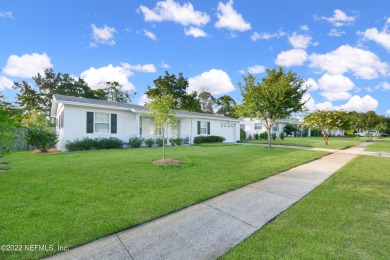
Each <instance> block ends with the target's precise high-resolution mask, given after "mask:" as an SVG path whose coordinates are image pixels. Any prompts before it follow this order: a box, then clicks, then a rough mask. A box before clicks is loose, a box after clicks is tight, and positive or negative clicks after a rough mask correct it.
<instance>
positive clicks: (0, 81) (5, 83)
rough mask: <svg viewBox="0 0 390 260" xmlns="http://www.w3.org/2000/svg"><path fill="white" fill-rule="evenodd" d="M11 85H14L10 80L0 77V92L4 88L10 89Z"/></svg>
mask: <svg viewBox="0 0 390 260" xmlns="http://www.w3.org/2000/svg"><path fill="white" fill-rule="evenodd" d="M13 85H14V83H13V82H12V81H11V80H10V79H8V78H6V77H4V76H0V90H4V89H6V88H9V89H10V88H12V86H13Z"/></svg>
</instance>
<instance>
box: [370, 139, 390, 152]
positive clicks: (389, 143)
mask: <svg viewBox="0 0 390 260" xmlns="http://www.w3.org/2000/svg"><path fill="white" fill-rule="evenodd" d="M366 151H369V152H386V153H390V137H389V138H383V139H381V140H380V141H378V142H376V143H373V144H370V145H368V146H366Z"/></svg>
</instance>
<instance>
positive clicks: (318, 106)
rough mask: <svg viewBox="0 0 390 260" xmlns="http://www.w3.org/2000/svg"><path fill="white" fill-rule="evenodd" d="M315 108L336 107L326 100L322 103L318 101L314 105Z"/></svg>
mask: <svg viewBox="0 0 390 260" xmlns="http://www.w3.org/2000/svg"><path fill="white" fill-rule="evenodd" d="M316 109H318V110H333V109H337V108H335V107H334V106H333V104H332V102H329V101H326V102H323V103H318V104H317V105H316Z"/></svg>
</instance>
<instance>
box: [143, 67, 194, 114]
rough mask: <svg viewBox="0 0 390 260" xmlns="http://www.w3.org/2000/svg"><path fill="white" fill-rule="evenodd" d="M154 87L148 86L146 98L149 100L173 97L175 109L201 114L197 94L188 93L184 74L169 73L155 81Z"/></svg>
mask: <svg viewBox="0 0 390 260" xmlns="http://www.w3.org/2000/svg"><path fill="white" fill-rule="evenodd" d="M153 83H154V87H151V86H148V88H147V90H146V91H145V94H146V96H147V97H148V98H149V99H154V98H157V97H161V96H165V95H171V96H172V97H173V108H174V109H180V110H188V111H195V112H200V111H201V109H200V103H199V99H198V97H197V94H196V92H193V93H191V94H188V93H187V90H188V80H187V79H186V78H184V76H183V73H179V75H178V76H176V75H175V74H169V73H168V71H166V72H165V75H164V76H163V77H162V76H159V77H158V78H157V79H155V80H154V81H153Z"/></svg>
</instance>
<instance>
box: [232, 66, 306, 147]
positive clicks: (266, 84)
mask: <svg viewBox="0 0 390 260" xmlns="http://www.w3.org/2000/svg"><path fill="white" fill-rule="evenodd" d="M243 78H244V83H242V84H241V83H239V86H240V89H241V94H242V105H241V106H240V110H239V113H240V114H241V116H243V117H250V118H259V119H261V120H262V122H263V125H264V126H265V128H266V129H267V132H268V145H269V147H270V148H271V128H272V125H273V124H274V122H275V121H276V120H277V119H283V118H288V117H290V116H291V115H292V114H293V113H298V112H302V111H304V110H305V103H306V102H305V101H303V99H302V96H303V94H305V92H306V91H307V89H306V88H302V85H303V83H304V80H303V79H301V78H299V77H298V76H297V75H296V74H295V73H294V72H291V71H289V72H286V71H285V70H284V69H283V68H282V67H279V68H277V69H267V77H265V78H263V79H262V80H261V82H257V80H256V78H255V77H254V76H253V75H252V74H250V73H248V74H247V75H246V76H245V75H244V76H243Z"/></svg>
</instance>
